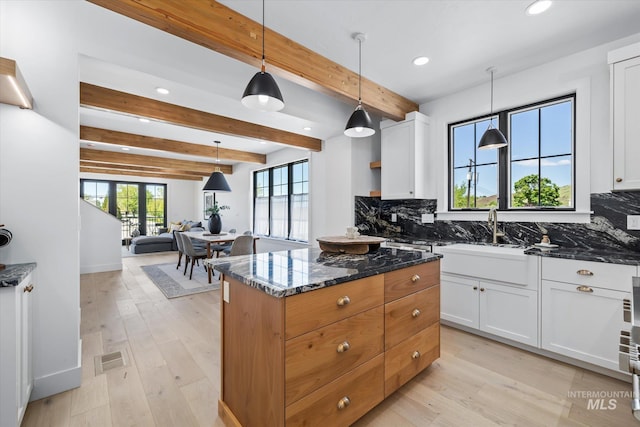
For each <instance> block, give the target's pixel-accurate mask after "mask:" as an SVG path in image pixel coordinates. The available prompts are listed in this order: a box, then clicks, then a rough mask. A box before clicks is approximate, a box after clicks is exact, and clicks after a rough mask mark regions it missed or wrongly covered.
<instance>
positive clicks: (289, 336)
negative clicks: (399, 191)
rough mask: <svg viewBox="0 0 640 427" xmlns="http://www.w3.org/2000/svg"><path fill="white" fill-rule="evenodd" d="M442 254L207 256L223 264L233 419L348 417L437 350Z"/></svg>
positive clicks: (227, 397)
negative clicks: (218, 258) (217, 257)
mask: <svg viewBox="0 0 640 427" xmlns="http://www.w3.org/2000/svg"><path fill="white" fill-rule="evenodd" d="M441 256H442V255H439V254H431V253H426V252H421V251H412V250H402V249H394V248H380V249H378V250H376V251H374V252H372V253H368V254H364V255H347V254H330V253H326V252H321V251H320V250H319V249H298V250H291V251H282V252H271V253H262V254H255V255H245V256H239V257H232V258H229V259H226V260H223V259H220V260H215V259H213V260H208V261H207V263H208V264H210V265H211V266H213V268H214V269H215V270H217V271H219V272H220V273H221V283H222V284H223V285H222V297H223V298H222V301H223V302H222V309H221V317H222V319H221V328H222V331H221V332H222V333H221V381H222V384H221V388H220V400H219V402H218V413H219V415H220V417H221V418H222V419H223V420H224V422H225V424H227V425H229V426H245V427H248V426H265V425H268V426H285V425H286V426H295V425H305V426H311V425H321V424H322V425H331V426H347V425H350V424H352V423H353V422H354V421H356V420H357V419H358V418H360V417H362V416H363V415H364V414H366V413H367V412H368V411H369V410H371V409H372V408H373V407H374V406H376V405H377V404H378V403H380V402H381V401H382V400H384V399H385V398H386V397H387V396H389V395H390V394H392V393H393V392H394V391H395V390H397V389H398V388H399V387H400V386H402V385H403V384H405V383H406V382H408V381H409V380H411V379H412V378H413V377H414V376H415V375H416V374H418V373H419V372H421V371H422V370H424V369H425V368H427V367H428V366H429V365H430V364H431V363H432V362H433V361H434V360H435V359H437V358H438V357H439V356H440V322H439V319H440V286H439V282H440V263H439V258H440V257H441Z"/></svg>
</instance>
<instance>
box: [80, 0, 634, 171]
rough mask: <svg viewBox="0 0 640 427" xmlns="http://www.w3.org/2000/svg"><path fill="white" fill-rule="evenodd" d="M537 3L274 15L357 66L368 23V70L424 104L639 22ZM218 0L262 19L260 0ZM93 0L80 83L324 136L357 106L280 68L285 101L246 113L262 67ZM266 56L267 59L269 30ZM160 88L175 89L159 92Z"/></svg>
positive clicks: (515, 0)
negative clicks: (540, 9)
mask: <svg viewBox="0 0 640 427" xmlns="http://www.w3.org/2000/svg"><path fill="white" fill-rule="evenodd" d="M531 2H532V0H446V1H445V0H393V1H391V0H387V1H373V0H297V1H293V0H267V1H266V10H265V25H266V26H267V27H269V28H271V29H272V30H274V31H276V32H278V33H280V34H282V35H284V36H286V37H288V38H290V39H292V40H295V41H296V42H298V43H300V44H302V45H304V46H306V47H308V48H310V49H312V50H314V51H316V52H317V53H319V54H321V55H323V56H325V57H327V58H329V59H331V60H333V61H335V62H337V63H339V64H341V65H343V66H345V67H347V68H349V69H351V70H354V71H356V72H357V69H358V44H357V42H356V41H354V40H353V39H352V38H351V36H352V34H353V33H355V32H363V33H366V34H367V40H366V42H365V43H363V46H362V74H363V75H364V76H365V77H367V78H369V79H370V80H372V81H374V82H376V83H377V84H380V85H382V86H384V87H386V88H388V89H390V90H392V91H394V92H397V93H399V94H400V95H402V96H404V97H406V98H409V99H411V100H413V101H415V102H417V103H418V104H422V103H424V102H427V101H430V100H433V99H436V98H439V97H443V96H446V95H448V94H451V93H455V92H458V91H460V90H463V89H466V88H469V87H472V86H476V85H478V84H482V83H486V82H487V81H488V79H489V76H488V74H487V73H486V72H485V70H486V68H487V67H489V66H494V67H496V73H495V77H496V79H499V78H500V77H501V76H504V75H508V74H512V73H515V72H518V71H520V70H523V69H526V68H530V67H532V66H535V65H538V64H541V63H544V62H548V61H550V60H553V59H556V58H559V57H562V56H566V55H568V54H571V53H574V52H578V51H580V50H584V49H587V48H589V47H593V46H596V45H599V44H603V43H606V42H609V41H613V40H616V39H619V38H622V37H625V36H628V35H632V34H637V33H639V32H640V0H556V1H554V3H553V5H552V7H551V8H550V9H549V10H548V11H547V12H545V13H544V14H542V15H538V16H528V15H527V14H526V13H525V8H526V6H527V5H529V4H530V3H531ZM220 3H223V4H224V5H226V6H228V7H230V8H232V9H234V10H236V11H238V12H239V13H241V14H243V15H246V16H248V17H249V18H251V19H254V20H256V21H258V22H260V21H261V16H262V2H261V1H260V0H221V1H220ZM85 8H86V12H85V14H86V17H85V18H86V22H87V24H85V25H93V26H95V25H96V24H95V22H98V21H99V22H100V25H101V26H102V29H101V30H102V32H101V33H100V38H99V45H100V46H99V48H98V49H96V48H95V43H94V45H93V46H92V47H91V48H88V50H90V51H88V52H87V55H86V56H83V57H81V58H80V73H79V74H80V79H81V80H82V81H85V82H89V83H93V84H98V85H102V86H106V87H110V88H112V89H117V90H121V91H125V92H130V93H135V94H138V95H142V96H147V97H151V98H156V99H161V100H164V101H167V102H171V103H174V104H179V105H184V106H188V107H190V108H196V109H200V110H203V111H209V112H212V113H215V114H220V115H223V116H228V117H233V118H237V119H240V120H245V121H250V122H254V123H259V124H262V125H266V126H270V127H274V128H279V129H284V130H288V131H291V132H295V133H300V134H307V135H310V136H314V137H317V138H321V139H325V138H329V137H331V136H334V135H337V134H340V133H341V132H342V130H343V128H344V124H345V123H346V120H347V118H348V116H349V114H350V112H351V111H352V109H353V107H354V105H349V104H346V103H342V102H339V101H336V100H334V99H333V98H329V97H327V96H325V95H322V94H319V93H315V92H312V91H311V90H309V89H306V88H304V87H301V86H298V85H296V84H293V83H291V82H288V81H286V80H284V79H283V78H281V77H276V80H277V81H278V84H279V86H280V89H281V91H282V93H283V96H284V98H285V104H286V106H285V109H284V110H282V111H281V112H278V113H259V112H254V111H249V110H247V109H246V108H244V107H243V106H242V105H241V104H240V101H239V98H240V96H241V94H242V91H243V90H244V87H245V86H246V84H247V83H248V81H249V79H250V78H251V76H252V75H253V74H254V73H255V72H256V71H257V70H255V69H253V68H252V67H250V66H249V65H246V64H243V63H240V62H238V61H235V60H233V59H230V58H227V57H225V56H223V55H220V54H218V53H216V52H212V51H209V50H207V49H205V48H203V47H201V46H197V45H194V44H192V43H190V42H187V41H184V40H182V39H179V38H177V37H175V36H172V35H170V34H167V33H163V32H161V31H160V30H156V29H154V28H151V27H148V26H146V25H144V24H141V23H138V22H136V21H133V20H131V19H129V18H125V17H122V16H120V15H117V14H115V13H113V12H110V11H107V10H105V9H102V8H100V7H98V6H95V5H92V4H87V6H86V7H85ZM92 22H93V23H94V24H92ZM89 30H90V29H89V28H87V31H89ZM91 30H93V28H91ZM133 40H135V43H132V41H133ZM89 45H90V43H88V42H87V46H89ZM419 55H425V56H428V57H429V58H430V62H429V63H428V64H427V65H425V66H422V67H417V66H414V65H413V64H412V63H411V61H412V59H413V58H414V57H416V56H419ZM266 56H267V63H268V58H269V46H268V40H267V46H266ZM267 70H268V64H267ZM157 86H163V87H167V88H169V89H170V90H171V94H170V95H168V96H166V97H163V96H161V95H158V94H156V93H155V92H154V90H153V89H154V88H155V87H157ZM364 101H365V103H366V100H364ZM80 122H81V124H83V125H88V126H95V127H103V128H108V129H113V130H118V131H123V132H131V133H138V134H142V135H150V136H157V137H162V138H167V139H176V140H181V141H187V142H194V143H201V144H208V145H213V140H221V141H222V142H223V144H222V147H223V148H233V149H238V150H246V151H253V152H258V153H264V154H266V153H269V152H273V151H275V150H278V149H280V148H282V146H281V145H279V144H274V143H271V142H268V143H266V144H264V143H260V142H259V141H250V140H247V139H244V138H236V137H231V136H227V135H216V134H212V133H210V132H203V131H199V130H194V129H185V128H181V127H177V126H173V125H169V124H166V123H159V122H152V123H148V124H143V123H140V122H139V121H137V120H135V119H134V118H131V117H127V116H123V115H117V114H113V113H107V112H101V111H100V112H99V111H95V110H94V111H92V110H88V109H85V108H81V114H80ZM304 126H311V127H312V130H310V131H305V130H303V127H304ZM81 145H82V146H86V143H84V142H81ZM94 148H101V149H102V148H103V147H94ZM111 149H113V148H111ZM116 149H117V148H116ZM137 151H139V152H142V153H143V154H144V153H148V154H151V155H160V154H158V153H152V152H150V151H145V150H139V149H138V150H137ZM131 152H133V150H132V151H131ZM172 157H175V156H172ZM199 160H202V159H199Z"/></svg>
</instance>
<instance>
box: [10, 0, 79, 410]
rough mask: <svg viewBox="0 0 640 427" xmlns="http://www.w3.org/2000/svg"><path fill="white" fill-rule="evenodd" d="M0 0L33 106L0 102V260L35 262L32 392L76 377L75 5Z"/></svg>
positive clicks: (71, 383) (64, 386)
mask: <svg viewBox="0 0 640 427" xmlns="http://www.w3.org/2000/svg"><path fill="white" fill-rule="evenodd" d="M79 4H80V3H79V2H65V1H56V2H42V1H1V2H0V55H1V56H3V57H7V58H11V59H15V60H16V61H17V63H18V66H19V68H20V69H21V71H22V75H23V76H24V78H25V80H26V82H27V84H28V86H29V89H30V90H31V93H32V94H33V98H34V109H33V111H29V110H20V109H19V108H18V107H14V106H10V105H5V104H0V221H1V222H2V223H4V224H5V225H6V227H7V228H8V229H10V230H11V231H12V232H13V241H12V242H11V245H9V246H8V247H6V248H3V250H2V252H0V261H1V262H3V263H21V262H31V261H35V262H36V263H37V265H38V266H37V277H38V283H35V284H34V285H35V290H34V292H33V372H34V376H35V383H34V389H33V393H32V399H38V398H41V397H44V396H48V395H51V394H54V393H58V392H61V391H64V390H68V389H70V388H73V387H77V386H79V385H80V379H81V369H80V345H81V343H80V296H79V289H80V276H79V253H78V246H79V243H78V240H79V214H78V202H79V198H78V97H79V92H78V79H77V73H78V69H77V56H78V50H77V40H78V37H77V33H76V31H75V28H76V22H77V18H78V16H77V9H78V5H79Z"/></svg>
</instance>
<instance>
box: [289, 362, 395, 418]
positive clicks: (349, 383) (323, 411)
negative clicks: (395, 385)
mask: <svg viewBox="0 0 640 427" xmlns="http://www.w3.org/2000/svg"><path fill="white" fill-rule="evenodd" d="M383 387H384V355H382V354H380V355H378V356H376V357H375V358H373V359H371V360H369V361H368V362H366V363H364V364H362V365H360V366H358V367H357V368H355V369H354V370H352V371H350V372H349V373H347V374H345V375H343V376H341V377H339V378H337V379H335V380H334V381H332V382H331V383H329V384H327V385H325V386H324V387H322V388H320V389H318V390H316V391H315V392H313V393H311V394H309V395H307V396H306V397H304V398H302V399H300V400H298V401H297V402H295V403H293V404H291V405H288V406H287V407H286V409H285V417H286V425H287V426H301V425H304V426H323V427H324V426H349V425H351V424H353V423H354V422H355V421H356V420H357V419H358V418H360V417H362V416H363V415H364V414H366V413H367V412H368V411H369V410H371V409H372V408H373V407H374V406H376V405H377V404H378V403H380V402H381V401H382V400H383V398H384V396H383Z"/></svg>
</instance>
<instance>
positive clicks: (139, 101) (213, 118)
mask: <svg viewBox="0 0 640 427" xmlns="http://www.w3.org/2000/svg"><path fill="white" fill-rule="evenodd" d="M80 105H82V106H85V107H92V108H100V109H106V110H111V111H119V112H121V113H126V114H132V115H135V116H140V117H148V118H152V119H157V120H162V121H165V122H168V123H173V124H176V125H180V126H187V127H191V128H194V129H201V130H205V131H210V132H217V133H223V134H226V135H237V136H243V137H247V138H254V139H262V140H266V141H273V142H279V143H282V144H286V145H291V146H294V147H299V148H305V149H307V150H313V151H321V150H322V141H321V140H319V139H317V138H311V137H309V136H305V135H298V134H297V133H292V132H287V131H283V130H280V129H274V128H270V127H266V126H260V125H257V124H254V123H249V122H244V121H242V120H236V119H232V118H229V117H224V116H218V115H216V114H212V113H207V112H204V111H199V110H194V109H192V108H187V107H182V106H180V105H175V104H169V103H167V102H162V101H157V100H155V99H150V98H144V97H142V96H137V95H131V94H128V93H125V92H119V91H117V90H113V89H107V88H104V87H101V86H95V85H92V84H89V83H84V82H81V83H80Z"/></svg>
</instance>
